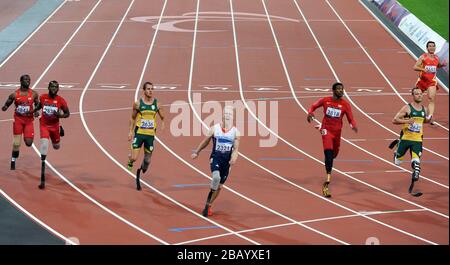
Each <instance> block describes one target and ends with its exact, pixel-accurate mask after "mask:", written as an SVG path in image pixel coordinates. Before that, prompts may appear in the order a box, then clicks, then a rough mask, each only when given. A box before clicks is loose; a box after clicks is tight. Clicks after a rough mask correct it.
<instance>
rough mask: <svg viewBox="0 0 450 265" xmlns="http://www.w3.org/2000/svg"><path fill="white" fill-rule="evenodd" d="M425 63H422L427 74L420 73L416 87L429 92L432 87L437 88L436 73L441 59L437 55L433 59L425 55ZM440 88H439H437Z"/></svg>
mask: <svg viewBox="0 0 450 265" xmlns="http://www.w3.org/2000/svg"><path fill="white" fill-rule="evenodd" d="M422 57H423V61H422V67H423V68H425V72H424V71H421V72H420V73H419V78H418V79H417V83H416V86H417V87H418V88H420V90H422V92H424V91H425V90H427V89H428V88H429V87H430V86H436V87H437V82H436V71H437V69H438V65H439V57H437V56H436V55H435V56H434V57H433V58H432V57H430V56H429V54H427V53H424V54H423V55H422ZM437 88H438V87H437Z"/></svg>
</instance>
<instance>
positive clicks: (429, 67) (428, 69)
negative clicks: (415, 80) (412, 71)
mask: <svg viewBox="0 0 450 265" xmlns="http://www.w3.org/2000/svg"><path fill="white" fill-rule="evenodd" d="M425 71H426V72H427V73H436V66H435V65H427V66H425Z"/></svg>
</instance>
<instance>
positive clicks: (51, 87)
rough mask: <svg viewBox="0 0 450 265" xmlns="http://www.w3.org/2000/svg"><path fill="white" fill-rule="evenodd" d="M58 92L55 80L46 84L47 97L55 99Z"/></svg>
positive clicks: (57, 84)
mask: <svg viewBox="0 0 450 265" xmlns="http://www.w3.org/2000/svg"><path fill="white" fill-rule="evenodd" d="M58 91H59V83H58V81H55V80H53V81H50V82H49V83H48V94H49V96H50V97H52V98H53V97H55V96H56V94H58Z"/></svg>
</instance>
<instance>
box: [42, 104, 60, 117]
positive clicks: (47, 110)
mask: <svg viewBox="0 0 450 265" xmlns="http://www.w3.org/2000/svg"><path fill="white" fill-rule="evenodd" d="M57 111H58V107H55V106H44V108H42V112H43V113H44V114H45V115H47V116H52V115H56V112H57Z"/></svg>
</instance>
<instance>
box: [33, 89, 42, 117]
mask: <svg viewBox="0 0 450 265" xmlns="http://www.w3.org/2000/svg"><path fill="white" fill-rule="evenodd" d="M32 93H33V101H34V109H33V111H31V113H32V114H34V116H35V117H38V116H39V110H40V109H41V108H42V106H41V101H40V100H39V94H38V93H37V92H36V91H34V90H33V91H32Z"/></svg>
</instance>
